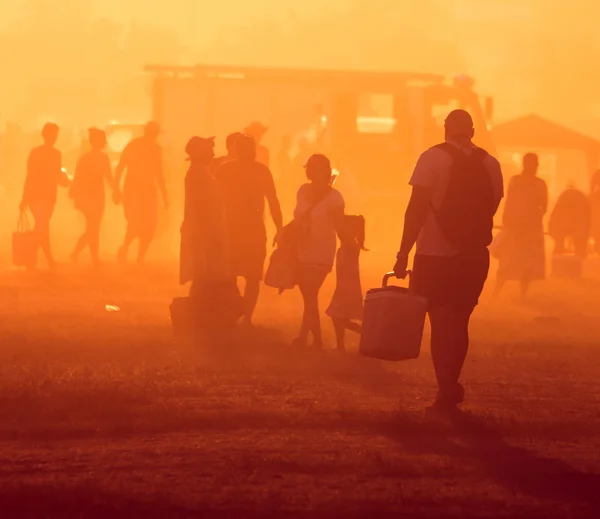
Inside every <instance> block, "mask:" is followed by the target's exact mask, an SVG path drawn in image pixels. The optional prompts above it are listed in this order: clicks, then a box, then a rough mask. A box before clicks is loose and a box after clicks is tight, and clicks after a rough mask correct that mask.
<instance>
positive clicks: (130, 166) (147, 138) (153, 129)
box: [114, 122, 169, 264]
mask: <svg viewBox="0 0 600 519" xmlns="http://www.w3.org/2000/svg"><path fill="white" fill-rule="evenodd" d="M159 134H160V127H159V125H158V123H156V122H150V123H148V124H147V125H146V127H145V128H144V135H143V136H142V137H138V138H136V139H133V140H132V141H131V142H130V143H129V144H128V145H127V146H126V147H125V149H124V150H123V153H122V154H121V160H120V161H119V165H118V166H117V169H116V171H115V186H114V187H115V201H116V202H117V203H119V202H122V203H123V209H124V212H125V219H126V220H127V232H126V234H125V241H124V242H123V245H122V246H121V248H120V249H119V256H118V259H119V262H120V263H125V262H126V261H127V254H128V252H129V247H130V246H131V244H132V243H133V241H134V240H135V239H136V238H137V239H139V249H138V258H137V262H138V264H142V263H143V262H144V259H145V257H146V253H147V252H148V247H149V246H150V243H151V242H152V239H153V238H154V235H155V233H156V228H157V225H158V191H160V194H161V195H162V199H163V203H164V205H165V208H167V207H168V205H169V202H168V198H167V188H166V185H165V177H164V173H163V164H162V150H161V148H160V146H159V144H158V142H157V140H158V136H159ZM125 170H127V175H126V176H125V181H124V183H123V191H122V192H121V179H122V177H123V172H124V171H125Z"/></svg>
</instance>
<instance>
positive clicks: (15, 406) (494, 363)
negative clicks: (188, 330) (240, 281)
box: [0, 267, 600, 518]
mask: <svg viewBox="0 0 600 519" xmlns="http://www.w3.org/2000/svg"><path fill="white" fill-rule="evenodd" d="M125 274H126V273H125V272H119V271H117V270H115V269H114V268H109V269H108V270H107V271H106V273H105V274H104V275H103V276H102V278H101V279H97V280H94V281H92V280H91V279H90V278H89V274H87V273H86V271H85V269H84V268H83V267H82V268H81V269H79V270H73V269H68V272H64V273H62V274H58V275H56V276H50V275H44V274H38V275H36V276H35V277H33V278H32V277H31V276H26V275H25V274H22V273H14V272H13V273H9V274H6V275H5V276H4V278H3V279H2V280H1V282H2V286H3V287H4V288H2V289H1V291H2V298H1V300H2V301H3V305H4V307H3V309H2V314H1V315H2V317H1V318H2V326H1V330H0V340H1V346H0V517H3V518H22V517H23V518H25V517H40V518H42V517H43V518H75V517H80V518H92V517H109V518H121V517H123V518H125V517H127V518H133V517H164V518H171V517H173V518H180V517H202V518H204V517H206V518H210V517H215V518H226V517H227V518H228V517H231V518H243V517H256V518H259V517H260V518H263V517H277V518H283V517H323V518H325V517H327V518H330V517H341V518H354V517H356V518H363V517H365V518H366V517H373V518H384V517H394V518H396V517H426V518H428V517H431V518H433V517H436V518H437V517H449V518H452V517H456V518H459V517H478V518H501V517H506V518H509V517H510V518H520V517H522V518H533V517H541V518H546V517H547V518H554V517H556V518H577V517H590V518H594V517H600V344H599V342H600V341H599V339H600V321H599V318H600V309H599V307H598V304H597V303H598V301H600V284H598V283H597V282H595V281H593V279H592V281H588V282H585V283H575V284H573V283H558V282H549V283H547V284H546V285H545V286H544V287H541V288H539V289H538V290H537V291H536V292H535V293H534V296H533V300H532V302H531V303H530V305H526V306H513V305H511V304H509V303H510V298H511V295H510V294H507V295H506V296H505V298H503V302H501V303H497V302H490V301H484V304H483V305H482V307H481V308H480V310H479V311H478V314H477V316H476V319H475V322H474V325H473V346H472V350H471V354H470V356H469V358H468V361H467V366H466V369H465V376H464V378H465V383H466V387H467V390H468V401H467V403H466V404H465V415H464V416H463V418H462V419H461V420H459V421H457V422H456V423H454V424H446V425H443V424H439V423H433V422H431V421H429V420H428V419H426V417H425V415H424V412H423V411H424V409H425V407H426V405H427V404H428V403H429V402H430V401H431V399H432V398H433V396H434V395H435V385H434V380H433V374H432V369H431V362H430V358H429V353H428V351H427V349H426V348H425V349H424V352H423V355H422V358H421V359H419V360H418V361H415V362H408V363H402V364H389V363H378V362H372V361H367V360H365V359H362V358H360V357H358V356H356V355H353V354H349V355H347V356H340V355H338V354H336V353H335V352H332V351H327V352H316V351H310V350H307V351H297V350H293V349H292V348H291V347H290V346H288V340H289V338H290V337H291V335H292V333H293V331H294V330H293V327H294V326H295V320H296V318H297V316H296V313H297V303H298V301H297V297H296V296H295V295H293V294H290V295H284V296H282V297H281V298H277V296H275V295H273V294H270V293H269V294H266V295H265V297H264V298H263V300H262V305H261V309H260V315H259V316H258V318H259V321H260V322H262V323H264V324H265V326H266V328H265V329H262V330H260V331H257V332H255V333H252V334H250V335H245V336H242V337H239V340H238V341H237V344H236V345H234V346H232V347H231V348H230V349H228V350H226V351H224V350H214V349H212V350H211V349H208V348H202V347H199V346H192V345H186V344H180V343H177V342H175V341H174V340H173V339H172V337H171V334H170V328H169V320H168V310H167V303H168V301H169V300H170V298H171V297H172V295H173V287H174V286H176V285H175V283H174V281H175V279H174V277H173V275H172V274H171V273H169V272H166V271H160V270H152V271H151V272H146V273H142V274H136V275H133V278H131V277H128V276H126V275H125ZM130 274H131V273H130ZM125 279H128V281H127V282H125ZM148 280H151V284H148ZM375 281H376V280H375V279H368V280H367V281H366V283H365V284H366V285H369V284H373V283H375ZM11 287H12V288H11ZM106 304H114V305H118V306H119V307H120V308H121V311H120V312H117V313H109V312H106V311H105V309H104V306H105V305H106ZM554 317H559V320H557V319H554ZM277 327H278V328H279V329H280V331H276V328H277Z"/></svg>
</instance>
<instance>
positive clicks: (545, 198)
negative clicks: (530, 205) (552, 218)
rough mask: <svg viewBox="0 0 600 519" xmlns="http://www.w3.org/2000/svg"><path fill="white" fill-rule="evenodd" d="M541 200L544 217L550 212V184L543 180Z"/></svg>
mask: <svg viewBox="0 0 600 519" xmlns="http://www.w3.org/2000/svg"><path fill="white" fill-rule="evenodd" d="M541 191H542V193H541V200H540V212H541V213H542V217H543V216H544V215H545V214H546V213H547V212H548V186H547V185H546V182H544V181H543V180H542V189H541Z"/></svg>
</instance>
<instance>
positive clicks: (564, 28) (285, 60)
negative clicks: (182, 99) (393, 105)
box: [0, 0, 600, 136]
mask: <svg viewBox="0 0 600 519" xmlns="http://www.w3.org/2000/svg"><path fill="white" fill-rule="evenodd" d="M86 1H89V2H90V4H89V5H90V6H92V9H93V12H94V16H95V17H108V18H109V19H111V20H118V21H120V22H131V21H133V22H136V23H137V24H141V25H146V26H153V27H158V28H163V29H166V30H168V31H170V33H171V36H174V37H176V38H178V39H179V40H180V42H181V43H182V44H184V45H185V46H186V47H187V50H186V52H185V53H180V54H179V55H178V57H177V59H180V60H184V59H185V60H187V61H196V62H198V61H219V60H225V61H228V62H230V63H239V64H249V63H254V64H264V65H268V64H286V65H291V66H294V65H296V66H317V67H343V68H388V69H416V70H419V71H428V72H440V73H443V74H454V73H460V72H466V73H470V74H471V75H473V76H474V77H475V78H476V81H477V86H478V90H479V91H480V92H481V93H484V94H491V95H493V96H494V97H495V98H496V104H497V115H498V118H499V119H506V118H510V117H514V116H518V115H520V114H523V113H528V112H532V111H535V112H538V113H541V114H542V115H546V116H548V117H550V118H553V119H556V120H559V121H562V122H565V123H567V124H570V125H572V126H577V127H579V128H581V129H582V130H584V131H587V132H589V133H593V134H595V135H598V136H600V125H599V124H598V123H597V122H596V120H597V119H598V118H599V116H600V99H599V98H598V94H597V93H596V92H597V91H598V90H599V89H598V88H597V87H598V85H597V83H598V81H597V80H596V79H595V74H594V73H593V71H594V70H595V65H594V64H595V63H597V60H598V58H600V50H599V49H600V44H599V34H600V31H598V30H597V27H596V24H595V20H596V19H597V17H598V15H600V4H598V3H597V2H595V1H594V0H578V1H576V2H570V3H564V2H563V3H552V2H550V1H549V0H421V1H419V2H413V1H412V0H395V1H393V2H389V1H388V0H370V1H366V0H363V1H362V3H361V0H304V1H303V2H298V1H297V0H253V1H250V2H249V1H247V0H219V1H217V2H212V3H209V2H205V1H200V0H155V1H148V0H62V1H61V2H57V1H56V0H0V19H1V20H3V24H4V25H5V26H6V24H9V23H10V22H11V21H14V20H15V19H16V18H17V17H18V15H19V13H22V12H23V10H22V9H23V6H24V5H25V4H27V3H28V4H30V5H31V4H33V3H35V2H38V3H44V2H46V3H49V4H50V5H53V6H55V9H56V10H57V11H58V12H59V15H58V16H59V17H63V18H65V19H68V17H69V16H73V14H72V13H73V9H72V8H71V7H68V4H69V3H73V2H75V3H74V4H73V5H77V6H82V5H86V4H85V3H84V2H86ZM206 4H209V5H208V6H207V5H206ZM351 4H352V5H354V6H355V7H356V6H361V5H362V6H366V7H363V14H361V15H358V18H357V19H356V20H349V19H346V17H345V15H344V11H343V10H344V8H345V7H346V6H348V5H351ZM203 5H204V7H203ZM390 6H392V7H390ZM331 9H338V10H340V14H339V15H337V16H331V15H329V18H327V19H328V20H329V22H328V23H329V25H321V26H319V22H318V20H319V17H321V18H322V19H323V20H325V19H326V18H325V17H326V16H328V13H330V12H331ZM391 11H394V12H391ZM306 20H309V21H306ZM310 20H312V21H310ZM270 23H271V25H269V24H270ZM384 24H385V25H386V26H385V27H383V25H384ZM232 27H233V28H238V29H239V30H241V31H242V34H241V35H240V34H236V33H234V32H232V30H231V29H232ZM280 28H285V29H287V30H288V32H285V31H284V32H280ZM272 31H275V32H276V33H273V34H272V33H271V32H272ZM66 32H68V31H66ZM54 37H55V38H56V40H57V42H58V43H57V46H58V47H59V48H66V49H67V51H66V52H67V53H68V54H69V55H71V54H73V50H72V49H70V47H73V46H74V45H77V39H78V36H76V35H73V34H67V33H65V34H55V35H54ZM236 38H237V40H236ZM217 39H219V42H220V46H219V47H217V48H216V49H217V50H215V47H212V48H211V50H206V49H207V48H208V47H210V45H211V44H214V42H215V41H216V40H217ZM147 40H148V41H153V38H152V37H150V36H148V38H147ZM154 40H155V39H154ZM240 41H242V43H240ZM386 42H388V43H386ZM93 43H94V44H95V45H96V43H97V47H98V48H95V49H92V51H93V52H91V54H93V55H95V56H102V53H103V50H102V46H101V42H100V43H98V42H93ZM167 43H168V42H167ZM22 44H23V45H27V43H22ZM32 45H33V44H32ZM61 45H62V47H61ZM166 47H168V45H167V44H165V45H163V44H162V43H161V42H158V43H155V44H149V45H148V46H145V45H142V46H140V45H139V44H138V45H137V47H135V48H134V49H132V50H131V51H130V52H131V53H132V55H131V56H130V58H131V59H130V61H129V62H128V63H130V65H127V64H126V63H123V64H122V67H123V68H122V69H118V67H116V65H115V68H114V69H113V70H114V72H113V70H111V69H109V68H106V69H102V77H101V78H96V79H95V80H94V81H95V83H96V84H97V83H98V82H99V81H101V82H102V83H111V81H117V80H118V79H119V78H113V77H110V76H111V74H113V73H114V74H115V75H121V76H122V75H123V70H125V69H127V67H129V70H128V74H130V75H131V74H133V73H134V70H133V69H134V68H135V69H140V68H141V64H143V63H145V62H156V61H176V58H172V57H171V56H172V55H173V54H172V53H169V52H167V51H166V50H165V49H166ZM7 49H8V51H9V52H11V53H14V46H13V47H10V46H9V47H7ZM7 49H0V50H4V51H5V54H6V51H7ZM30 50H31V49H30ZM82 52H85V50H82ZM22 55H23V56H28V58H27V63H22V64H20V66H19V67H20V68H19V72H18V73H14V72H12V71H10V70H9V72H8V73H9V74H11V81H12V82H13V86H14V89H13V90H11V89H10V88H9V87H10V85H9V86H6V85H5V86H4V87H1V86H0V96H1V97H0V101H1V103H2V104H4V106H8V108H7V109H5V110H4V112H5V113H7V114H8V115H7V117H8V116H10V117H14V114H13V113H11V108H14V106H16V105H19V104H22V105H23V106H25V107H27V106H28V105H29V102H28V100H27V99H26V98H25V97H26V96H25V93H26V92H28V91H31V89H32V88H33V87H32V86H30V83H31V82H33V83H34V84H35V86H36V88H39V84H40V83H43V82H44V81H49V80H48V79H42V77H46V76H42V75H41V72H40V74H39V77H36V73H37V71H38V70H41V69H43V68H45V67H46V68H47V66H48V61H47V59H45V58H44V59H42V58H40V60H41V62H40V63H39V64H38V63H35V59H36V56H35V52H29V54H27V53H26V52H25V50H23V53H22ZM65 56H66V54H65ZM18 57H19V54H15V55H13V56H12V58H13V62H14V61H18ZM52 59H60V58H57V57H56V53H55V55H54V57H53V58H52ZM69 59H74V58H69V57H65V58H64V59H63V62H62V65H67V63H65V62H66V61H68V60H69ZM78 59H86V58H85V57H84V58H78ZM68 65H69V66H68V67H67V69H68V70H67V72H66V73H65V74H66V75H65V76H64V81H65V82H69V83H71V84H72V83H74V82H76V81H79V79H81V78H75V79H70V80H69V79H68V77H67V76H68V75H69V74H71V73H75V72H74V71H72V70H71V69H72V68H73V70H75V69H77V66H78V64H77V63H69V64H68ZM71 65H75V67H72V66H71ZM3 66H4V68H5V69H6V65H3ZM22 68H29V69H30V70H27V71H25V72H22V71H21V69H22ZM63 68H64V67H63ZM79 72H80V74H82V75H84V74H92V75H93V74H94V67H93V66H92V67H88V68H87V69H86V70H83V69H80V70H79ZM26 76H27V77H26ZM19 81H21V82H22V83H23V84H20V83H19ZM27 81H29V83H27ZM131 85H133V83H131ZM2 88H4V90H2ZM57 88H58V87H57ZM111 88H112V87H111ZM114 88H116V89H117V90H119V89H120V91H121V92H122V91H123V89H124V88H126V87H124V86H122V85H121V86H118V87H114ZM135 89H137V90H138V92H136V91H135ZM140 90H141V87H140V86H139V84H138V83H136V86H135V87H134V86H131V90H130V91H129V96H130V97H135V96H136V95H137V94H139V91H140ZM107 92H108V91H107ZM109 95H112V94H108V93H107V94H105V96H109ZM19 96H21V97H22V99H19V100H15V99H14V98H15V97H19ZM86 97H89V96H86ZM124 97H127V96H124ZM138 97H139V96H138ZM107 99H108V97H107ZM136 102H137V103H138V104H139V106H141V101H139V99H138V100H137V101H136ZM120 103H121V104H123V103H125V101H123V100H122V101H121V102H120ZM127 103H128V105H129V106H131V101H127ZM135 110H138V108H136V109H135ZM2 119H3V113H2V112H0V122H1V121H2Z"/></svg>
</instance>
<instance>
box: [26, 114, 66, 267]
mask: <svg viewBox="0 0 600 519" xmlns="http://www.w3.org/2000/svg"><path fill="white" fill-rule="evenodd" d="M58 133H59V128H58V126H57V125H56V124H54V123H48V124H46V125H45V126H44V128H43V130H42V138H43V140H44V144H42V145H41V146H38V147H37V148H34V149H33V150H32V151H31V153H30V155H29V159H28V161H27V176H26V178H25V187H24V188H23V198H22V201H21V210H22V211H24V210H26V209H29V210H30V211H31V214H33V218H34V219H35V228H34V231H35V233H36V234H37V237H38V241H39V245H40V247H41V249H42V251H43V252H44V255H45V256H46V259H47V261H48V265H49V266H50V268H54V267H55V266H56V262H55V261H54V257H53V256H52V248H51V246H50V220H51V219H52V215H53V214H54V207H55V206H56V197H57V194H58V193H57V192H58V186H62V187H68V185H69V180H68V178H67V176H66V175H65V174H64V173H63V171H62V155H61V153H60V151H58V150H57V149H56V148H55V147H54V146H55V144H56V141H57V139H58Z"/></svg>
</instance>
